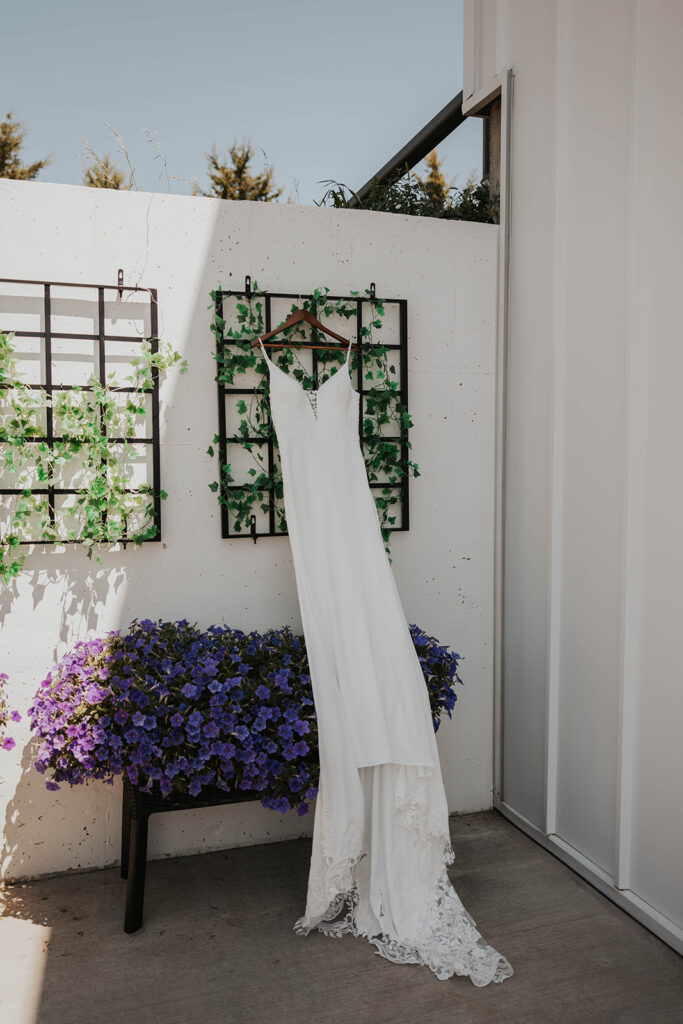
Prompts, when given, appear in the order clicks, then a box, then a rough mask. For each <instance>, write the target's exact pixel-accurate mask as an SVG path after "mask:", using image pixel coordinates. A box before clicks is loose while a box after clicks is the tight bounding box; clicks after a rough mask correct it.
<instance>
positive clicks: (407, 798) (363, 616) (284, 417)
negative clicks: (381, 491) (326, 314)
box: [259, 339, 513, 986]
mask: <svg viewBox="0 0 683 1024" xmlns="http://www.w3.org/2000/svg"><path fill="white" fill-rule="evenodd" d="M259 343H260V344H261V350H262V352H263V355H264V357H265V359H266V362H267V365H268V369H269V377H270V412H271V418H272V422H273V425H274V427H275V431H276V433H277V439H278V446H279V449H280V460H281V466H282V478H283V495H284V505H285V513H286V516H287V528H288V532H289V539H290V544H291V549H292V559H293V563H294V571H295V577H296V585H297V592H298V597H299V604H300V610H301V619H302V626H303V631H304V639H305V642H306V650H307V653H308V662H309V668H310V675H311V685H312V688H313V697H314V700H315V708H316V715H317V720H318V739H319V755H320V783H319V791H318V796H317V800H316V808H315V821H314V826H313V851H312V855H311V865H310V873H309V879H308V894H307V900H306V911H305V914H304V915H303V917H301V918H300V919H299V920H298V921H297V922H296V924H295V926H294V927H295V930H296V931H297V932H298V933H299V934H303V935H306V934H308V932H309V931H310V930H311V929H314V928H317V929H318V930H319V931H321V932H324V933H325V934H327V935H334V936H340V935H342V934H343V933H345V932H351V933H352V934H354V935H362V936H365V937H366V938H367V939H368V940H369V941H370V942H371V943H373V945H375V946H376V947H377V949H378V951H379V952H380V953H381V954H382V956H384V957H386V958H387V959H388V960H392V961H394V962H395V963H402V964H406V963H409V964H423V965H426V966H427V967H429V968H431V970H432V971H433V972H434V973H435V974H436V976H437V978H441V979H446V978H449V977H451V976H452V975H454V974H459V975H468V976H469V977H470V978H471V980H472V982H473V983H474V984H475V985H477V986H483V985H487V984H488V983H489V982H492V981H494V982H499V981H503V980H504V979H505V978H508V977H509V976H510V975H511V974H512V973H513V972H512V967H511V966H510V964H509V963H508V961H507V960H506V959H505V957H504V956H502V955H501V954H500V953H498V952H497V951H496V950H495V949H494V948H493V947H492V946H490V945H488V944H487V943H486V942H485V941H484V939H483V938H482V936H481V935H480V933H479V932H478V931H477V928H476V925H475V922H474V920H473V919H472V917H471V916H470V915H469V913H468V912H467V911H466V910H465V908H464V907H463V905H462V903H461V902H460V899H459V898H458V895H457V894H456V892H455V890H454V888H453V886H452V884H451V882H450V880H449V878H448V874H447V865H448V864H449V863H451V862H452V861H453V851H452V848H451V842H450V836H449V831H448V807H447V804H446V796H445V792H444V787H443V780H442V776H441V768H440V765H439V755H438V751H437V746H436V737H435V735H434V728H433V724H432V715H431V709H430V705H429V697H428V694H427V688H426V686H425V681H424V675H423V672H422V669H421V667H420V662H419V660H418V657H417V652H416V650H415V646H414V644H413V641H412V637H411V635H410V629H409V625H408V622H407V620H406V618H405V614H404V612H403V608H402V605H401V601H400V597H399V593H398V590H397V587H396V583H395V580H394V575H393V572H392V570H391V565H390V563H389V560H388V558H387V555H386V552H385V550H384V541H383V539H382V533H381V528H380V524H379V518H378V515H377V509H376V506H375V502H374V499H373V497H372V492H371V489H370V486H369V484H368V479H367V473H366V469H365V463H364V459H363V454H362V451H361V447H360V440H359V435H358V412H359V409H358V405H359V401H360V395H359V394H358V392H357V391H356V390H355V389H354V388H353V386H352V384H351V378H350V371H349V356H350V353H351V342H349V349H348V351H347V353H346V361H345V363H344V365H343V367H342V368H340V369H337V372H335V373H333V374H332V375H331V376H330V377H329V378H328V379H327V380H326V381H324V383H322V384H321V386H320V387H318V389H317V390H315V391H306V390H304V389H303V388H302V387H301V385H300V384H299V382H298V381H297V380H296V379H295V378H294V377H290V376H289V375H288V374H287V373H285V372H284V370H282V369H280V367H279V366H277V364H275V363H273V362H272V361H271V360H270V359H269V357H268V355H267V354H266V351H265V348H264V347H263V344H262V343H261V342H260V339H259Z"/></svg>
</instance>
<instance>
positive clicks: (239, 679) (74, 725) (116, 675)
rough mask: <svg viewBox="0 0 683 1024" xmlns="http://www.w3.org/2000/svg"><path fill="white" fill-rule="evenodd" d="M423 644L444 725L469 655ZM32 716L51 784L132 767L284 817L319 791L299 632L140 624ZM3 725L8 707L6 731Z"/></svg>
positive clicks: (146, 780)
mask: <svg viewBox="0 0 683 1024" xmlns="http://www.w3.org/2000/svg"><path fill="white" fill-rule="evenodd" d="M414 629H415V627H412V626H411V632H412V631H414ZM416 635H417V634H415V633H413V636H414V638H415V636H416ZM419 640H420V643H419V645H418V646H419V653H420V658H421V664H422V665H423V671H424V675H425V682H426V685H427V689H428V692H429V697H430V702H431V706H432V714H433V719H434V725H435V728H437V727H438V722H439V720H440V716H441V714H442V713H443V712H444V711H446V712H447V713H449V714H450V712H451V709H452V708H453V705H454V703H455V700H456V699H457V696H456V694H455V687H454V682H455V681H458V682H460V680H459V678H458V676H457V671H456V669H457V664H458V659H459V655H453V654H452V653H451V652H449V651H448V650H447V649H446V648H445V647H444V646H443V645H439V644H437V643H436V641H435V640H434V639H433V638H431V637H428V636H426V634H423V633H421V632H420V633H419ZM1 678H2V674H0V681H1ZM28 714H29V719H30V724H31V729H32V731H33V732H34V734H35V735H36V737H37V738H38V740H39V741H40V744H39V747H38V753H37V755H36V759H35V761H34V764H35V767H36V770H37V771H39V772H41V773H46V772H47V773H48V776H49V778H48V779H47V780H46V782H47V781H49V782H50V788H58V783H60V782H68V783H69V784H71V785H78V784H80V783H83V782H85V781H87V780H88V779H103V780H104V781H106V782H111V780H112V777H113V776H116V775H120V774H124V775H125V776H126V778H127V779H128V780H129V781H130V783H131V784H132V785H134V786H137V787H138V788H139V789H141V790H143V791H145V792H149V793H151V792H155V791H156V792H159V793H161V794H162V795H163V796H169V795H170V794H171V793H172V792H173V791H179V792H190V793H193V794H195V795H197V794H199V793H201V792H202V790H203V789H204V788H205V787H206V786H212V785H215V786H218V787H219V788H220V789H223V790H225V791H228V792H232V791H239V790H243V791H248V792H250V793H252V794H253V796H254V797H255V798H259V799H260V800H261V802H262V804H263V805H264V806H267V807H271V808H272V809H274V810H277V811H279V812H280V813H285V812H286V811H288V810H290V809H292V808H296V809H297V812H298V813H306V811H307V810H308V809H309V805H310V803H311V801H312V800H313V799H315V795H316V793H317V781H318V772H319V766H318V761H317V741H318V733H317V722H316V717H315V704H314V701H313V696H312V689H311V679H310V674H309V671H308V663H307V659H306V650H305V644H304V642H303V637H297V636H295V635H294V634H292V633H291V631H290V630H289V629H287V628H283V629H281V630H269V631H267V632H264V633H257V632H253V633H244V632H243V631H241V630H236V629H231V628H230V627H227V626H210V627H209V628H208V629H206V630H201V629H199V628H197V626H196V625H191V624H190V623H189V622H188V621H187V620H185V619H183V620H180V621H177V622H164V621H160V622H157V623H155V622H153V621H152V620H150V619H145V620H143V621H142V622H139V621H137V620H134V621H133V623H132V624H131V626H130V627H129V629H128V630H118V631H113V632H110V633H108V634H107V635H106V636H104V637H99V638H96V639H94V640H89V641H82V642H79V643H78V644H76V645H75V646H74V648H73V649H72V650H71V651H69V652H67V654H66V655H65V656H64V657H63V658H62V659H61V661H60V662H59V664H58V665H56V666H55V667H54V668H53V669H52V670H51V671H50V672H49V673H48V674H47V676H46V678H45V679H44V680H43V682H42V683H41V685H40V688H39V690H38V693H37V694H36V696H35V699H34V702H33V705H32V707H31V708H30V709H29V712H28ZM4 721H5V722H6V721H7V712H5V719H4ZM3 724H4V722H3V718H2V706H1V704H0V736H1V735H2V728H1V727H2V725H3ZM304 736H305V737H306V739H305V740H304V739H302V737H304ZM275 794H277V796H276V795H275Z"/></svg>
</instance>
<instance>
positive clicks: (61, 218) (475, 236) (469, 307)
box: [0, 180, 498, 878]
mask: <svg viewBox="0 0 683 1024" xmlns="http://www.w3.org/2000/svg"><path fill="white" fill-rule="evenodd" d="M0 205H1V209H2V222H3V245H2V251H1V253H0V276H4V277H16V278H32V279H44V280H57V281H86V282H93V283H106V284H109V283H112V284H114V283H116V271H117V268H118V267H123V268H124V271H125V280H126V283H127V284H131V283H140V284H142V285H147V286H149V287H156V288H158V290H159V306H160V316H161V319H160V331H159V333H160V335H161V337H162V338H164V339H166V340H167V341H169V342H170V343H171V344H172V345H173V346H174V347H175V348H177V349H178V350H180V351H181V352H182V354H183V355H184V356H185V357H186V358H187V360H188V363H189V370H188V372H187V374H186V375H184V376H179V375H178V374H177V373H176V372H173V371H172V372H171V373H170V374H169V375H168V377H167V380H166V382H165V383H164V384H163V385H162V390H161V410H162V414H161V441H162V444H161V472H162V486H163V487H164V488H165V490H166V491H167V492H168V495H169V497H168V500H167V501H166V502H164V503H163V506H162V514H163V544H148V545H145V546H143V547H142V549H133V550H131V548H130V547H129V548H128V550H127V551H125V552H124V551H120V550H118V549H116V550H112V551H110V552H105V553H103V554H102V555H101V558H102V562H101V565H97V564H96V563H95V561H94V560H93V562H92V563H91V562H88V560H87V559H86V557H85V554H84V552H83V551H82V549H80V548H76V547H74V546H72V548H71V549H59V550H55V549H53V548H50V547H47V546H45V547H37V548H35V549H33V550H32V552H31V553H30V554H29V556H28V558H27V561H26V563H25V567H24V571H23V572H22V573H21V576H20V578H19V580H18V582H17V583H16V585H14V586H12V587H11V588H10V590H9V591H6V592H4V593H3V594H2V595H1V596H0V620H1V623H2V634H1V638H0V643H1V648H0V671H5V672H8V673H9V675H10V680H11V691H10V700H11V702H12V704H13V705H16V706H19V708H20V709H21V710H24V709H25V708H26V707H27V706H28V705H29V704H30V702H31V697H32V695H33V693H34V692H35V690H36V688H37V686H38V685H39V683H40V680H41V679H42V678H43V677H44V676H45V674H46V672H47V671H48V670H49V669H50V667H51V666H52V665H53V663H54V661H55V659H58V658H59V657H61V655H62V654H63V653H64V652H65V651H66V650H68V649H69V648H70V647H71V646H72V645H73V644H74V643H75V642H76V641H77V640H78V639H81V638H86V637H90V636H93V635H97V634H102V633H103V632H105V631H106V630H108V629H113V628H119V627H125V626H127V625H128V623H129V622H130V621H131V620H132V619H133V618H134V617H135V616H139V617H149V618H157V617H161V616H163V617H165V618H182V617H186V618H188V619H190V620H191V621H197V622H198V623H199V624H200V625H203V626H207V625H209V624H211V623H213V622H226V623H229V624H230V625H232V626H235V627H238V628H241V629H245V630H248V629H265V628H267V627H271V626H275V627H281V626H284V625H285V624H287V625H290V626H291V627H292V628H293V629H297V630H300V628H301V622H300V617H299V609H298V601H297V597H296V589H295V579H294V573H293V566H292V561H291V555H290V547H289V540H288V538H286V537H285V538H275V539H271V538H263V539H260V540H259V541H258V543H257V544H256V545H254V544H252V543H251V542H250V541H242V540H230V541H228V540H221V538H220V524H219V510H218V505H217V502H216V498H215V496H214V495H213V494H212V493H211V492H210V491H209V489H208V486H207V485H208V483H209V482H210V481H211V480H213V479H215V476H216V469H215V466H214V464H213V463H212V461H211V459H210V458H209V456H207V455H206V448H207V445H208V444H209V443H210V442H211V439H212V437H213V435H214V433H215V432H216V429H217V423H216V408H217V400H216V392H215V383H214V379H213V378H214V373H215V362H214V360H213V358H212V352H213V345H214V338H213V335H212V334H211V332H210V330H209V324H210V315H211V314H210V312H209V311H208V310H207V306H208V305H209V304H210V297H209V291H210V289H211V288H214V287H216V286H218V285H221V286H223V287H225V288H229V287H231V286H232V287H238V288H240V287H242V285H243V281H244V276H245V274H247V273H249V274H251V275H252V278H255V279H256V280H257V281H258V283H259V285H260V286H261V287H267V288H268V289H269V290H272V291H284V292H297V291H299V290H301V291H302V292H304V293H306V292H310V291H311V290H312V289H313V288H314V287H316V286H319V285H329V286H330V287H331V289H332V291H333V292H336V293H342V294H346V293H348V291H349V290H350V289H358V290H360V291H363V289H365V288H366V287H368V286H369V284H370V282H371V281H375V282H376V285H377V291H378V294H381V295H385V296H387V297H392V298H405V299H407V300H408V309H409V323H408V331H409V340H408V345H409V373H410V378H409V380H410V385H409V386H410V410H411V414H412V417H413V421H414V424H415V426H414V429H413V431H412V433H411V440H412V443H413V449H412V458H414V459H415V460H416V461H417V462H418V464H419V466H420V469H421V476H420V477H419V478H417V479H415V480H411V483H410V500H411V529H410V531H409V532H407V533H404V534H394V535H392V540H391V548H392V557H393V570H394V572H395V575H396V580H397V584H398V587H399V591H400V593H401V597H402V601H403V605H404V609H405V612H406V616H407V618H408V621H410V622H416V623H417V624H418V625H420V626H421V627H422V628H424V629H425V630H427V631H428V632H429V633H431V634H433V635H434V636H436V637H438V638H439V640H440V641H441V642H443V643H447V644H449V645H450V646H451V647H452V648H453V649H455V650H457V651H458V652H459V653H460V654H462V655H463V656H464V660H463V663H462V671H461V674H462V676H463V679H464V681H465V684H466V685H465V686H464V687H459V701H458V703H457V705H456V712H455V715H454V720H453V722H448V720H446V722H445V723H444V724H443V725H442V727H441V729H440V731H439V734H438V740H439V747H440V752H441V757H442V765H443V770H444V777H445V782H446V788H447V793H448V798H449V806H450V809H451V811H470V810H477V809H481V808H487V807H490V806H491V802H492V710H491V706H492V600H493V594H492V528H493V526H492V524H493V432H494V380H493V368H494V357H495V329H496V325H495V315H494V313H493V311H494V310H495V294H496V274H497V236H498V229H497V228H496V227H495V226H492V225H476V224H466V223H440V222H438V221H435V220H429V219H423V218H419V219H418V218H404V217H399V216H395V215H392V214H379V213H365V212H355V211H335V210H331V209H317V208H314V207H299V206H294V205H284V204H283V205H278V204H267V205H266V204H258V203H232V202H224V201H219V200H211V199H203V198H192V197H185V196H171V195H163V194H156V193H154V194H151V193H136V192H133V193H127V192H121V193H119V192H115V191H107V190H98V189H88V188H82V187H72V186H65V185H50V184H41V183H34V182H13V181H6V180H5V181H0ZM3 308H4V307H2V306H0V326H2V323H3V322H4V320H3V317H2V309H3ZM26 725H27V723H26V721H24V722H23V723H22V725H21V728H20V729H18V730H16V729H15V735H17V737H18V740H19V742H18V744H17V747H16V748H15V750H14V751H13V752H12V753H5V754H2V753H0V774H1V776H2V779H1V780H0V820H2V821H3V822H4V826H5V849H4V852H3V862H2V872H3V875H4V876H5V877H8V878H20V877H27V876H32V875H36V874H40V873H45V872H50V871H60V870H66V869H71V868H85V867H95V866H101V865H106V864H111V863H113V862H115V861H116V859H117V857H118V844H119V834H120V833H119V828H120V788H119V785H118V784H117V785H116V787H114V788H111V787H109V786H106V785H105V784H103V783H102V784H99V783H98V784H90V785H88V786H87V787H75V788H73V789H70V788H69V787H68V786H65V787H63V788H62V789H61V790H60V791H59V792H58V793H54V794H50V793H48V792H47V791H46V790H45V788H44V781H43V778H42V777H41V776H39V775H38V774H37V773H36V772H35V770H34V769H33V768H32V767H31V747H30V745H29V734H28V730H27V728H25V727H26ZM312 817H313V816H312V814H311V815H309V816H308V818H303V819H300V818H298V817H297V816H296V815H295V814H290V815H287V816H285V817H280V816H278V815H276V814H274V813H273V812H272V811H267V810H265V809H263V808H261V807H260V806H259V805H258V804H246V805H239V806H235V807H224V808H210V809H206V810H202V811H193V812H182V813H177V814H172V815H160V816H157V817H156V818H153V819H152V829H151V836H150V855H151V856H152V857H161V856H171V855H177V854H182V853H193V852H197V851H202V850H208V849H215V848H221V847H229V846H235V845H242V844H250V843H258V842H268V841H273V840H276V839H280V838H284V837H291V836H296V835H300V834H303V833H305V832H309V831H310V828H311V826H312Z"/></svg>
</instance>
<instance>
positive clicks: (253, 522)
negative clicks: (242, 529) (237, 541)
mask: <svg viewBox="0 0 683 1024" xmlns="http://www.w3.org/2000/svg"><path fill="white" fill-rule="evenodd" d="M251 535H252V537H253V538H254V544H255V543H256V516H252V517H251Z"/></svg>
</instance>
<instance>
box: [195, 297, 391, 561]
mask: <svg viewBox="0 0 683 1024" xmlns="http://www.w3.org/2000/svg"><path fill="white" fill-rule="evenodd" d="M250 281H251V279H250V278H247V282H246V287H245V289H244V290H243V291H235V290H222V291H218V290H217V291H216V292H215V301H214V306H215V313H216V316H217V317H218V318H220V319H218V320H217V322H218V323H224V321H225V316H224V300H225V299H227V298H232V299H237V300H247V301H249V300H252V299H258V300H259V301H262V302H263V317H264V333H266V332H267V331H270V330H271V328H272V326H273V324H272V316H271V308H272V302H273V300H279V299H288V300H291V301H292V302H296V303H297V304H298V305H299V304H301V303H302V302H304V301H307V302H310V303H311V304H312V307H311V308H312V312H313V313H314V314H316V308H315V301H316V299H315V296H314V295H312V294H311V295H304V294H302V293H300V292H297V293H295V294H290V293H289V292H262V291H260V290H259V291H252V289H251V284H250ZM372 292H373V294H372V295H370V296H365V297H364V296H359V295H325V296H320V298H319V300H318V301H319V303H320V304H321V305H325V304H327V303H330V302H333V303H335V302H343V303H344V304H348V305H349V306H352V305H355V307H356V342H357V344H358V349H357V351H356V357H357V366H356V382H355V384H354V387H355V388H356V391H358V393H359V395H360V402H359V403H358V435H359V439H360V444H361V448H363V449H364V446H365V435H364V431H363V419H364V415H363V414H364V401H363V399H364V397H365V396H366V395H368V394H369V393H370V392H371V391H372V390H373V389H372V388H365V387H364V386H363V336H362V334H361V329H362V327H363V321H362V315H363V307H364V306H369V307H370V308H371V307H372V303H373V302H374V301H381V303H382V305H383V306H385V307H392V306H393V307H395V308H396V309H397V311H398V341H397V342H395V343H388V344H387V343H386V342H384V341H382V343H381V346H382V348H384V349H386V350H387V352H394V353H395V358H397V359H398V364H399V388H398V390H397V391H396V392H395V394H396V395H397V396H398V398H399V400H400V402H401V403H402V405H403V406H404V407H405V409H406V410H407V409H408V373H407V368H408V301H407V299H385V298H382V299H381V300H379V299H378V300H375V297H374V286H373V289H372ZM349 322H350V321H349ZM226 326H227V325H226ZM230 345H236V342H235V341H234V340H233V339H232V338H230V337H225V336H224V335H223V336H221V335H220V334H219V333H218V332H217V333H216V356H217V359H218V365H219V366H220V365H221V363H222V357H223V354H224V352H225V349H226V348H227V347H229V346H230ZM293 347H296V346H293ZM340 351H342V349H341V345H340ZM311 354H312V374H313V376H316V375H317V372H318V354H317V351H316V349H315V348H313V349H311ZM349 370H350V371H351V367H350V366H349ZM351 372H353V371H351ZM217 376H218V377H220V372H219V373H218V375H217ZM256 391H257V389H256V388H244V387H233V386H232V385H229V386H228V385H226V384H225V383H224V382H222V381H221V380H218V457H219V461H220V484H219V488H220V490H219V493H220V497H221V499H222V500H221V537H222V538H224V539H226V538H230V539H231V540H238V539H243V540H253V541H256V539H257V538H258V537H284V536H286V535H287V531H286V530H276V529H275V494H274V492H273V490H272V488H271V489H270V490H269V491H268V502H269V509H268V531H267V532H265V531H264V532H258V531H257V529H256V523H255V517H253V516H252V525H251V530H250V531H248V532H243V533H236V532H235V531H234V530H233V531H231V530H230V510H229V508H228V507H227V505H226V501H227V499H228V494H229V492H230V491H241V490H246V489H247V488H246V487H245V485H243V484H229V483H227V481H226V480H225V477H224V473H223V466H225V465H226V464H227V461H228V444H243V443H247V444H255V445H260V446H263V447H265V448H266V451H267V467H266V469H265V470H264V472H266V473H267V475H268V476H269V477H271V478H272V475H273V470H274V446H273V440H272V434H270V433H269V436H268V437H267V438H266V437H262V436H260V435H256V436H253V437H243V436H242V435H233V436H230V435H229V434H228V429H229V425H228V415H227V410H226V399H227V397H228V396H229V395H237V396H243V397H244V396H253V395H254V394H255V393H256ZM382 440H383V441H392V442H396V443H398V445H399V448H400V453H401V454H400V466H401V469H402V470H403V475H402V477H401V480H400V481H399V482H398V483H387V482H386V481H374V480H373V481H369V486H370V488H372V489H373V490H374V489H382V488H388V489H390V490H391V491H392V492H394V493H395V492H397V491H398V492H399V494H400V508H401V523H400V526H395V525H394V526H391V525H389V526H387V529H389V530H390V531H391V532H394V531H396V532H401V531H404V530H408V529H409V528H410V510H409V501H408V445H407V443H406V442H407V431H406V430H402V431H401V433H400V436H396V435H382ZM247 486H248V485H247Z"/></svg>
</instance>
